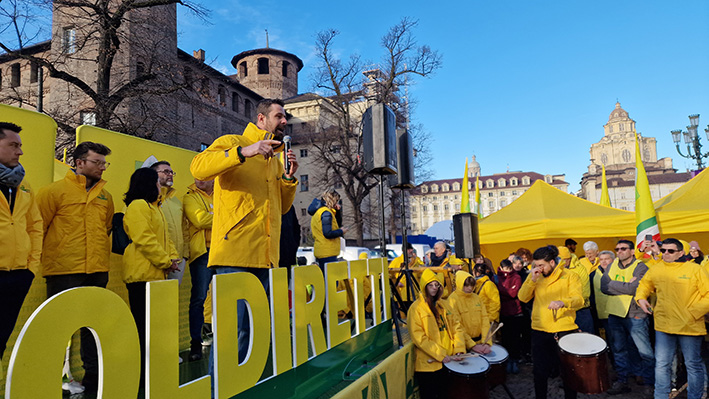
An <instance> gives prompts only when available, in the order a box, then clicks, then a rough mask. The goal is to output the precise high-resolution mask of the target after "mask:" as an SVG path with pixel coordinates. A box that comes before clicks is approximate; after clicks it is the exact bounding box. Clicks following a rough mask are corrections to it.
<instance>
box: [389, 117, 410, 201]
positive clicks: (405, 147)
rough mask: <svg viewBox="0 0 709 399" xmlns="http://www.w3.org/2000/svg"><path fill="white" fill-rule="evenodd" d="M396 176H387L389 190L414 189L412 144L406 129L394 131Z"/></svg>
mask: <svg viewBox="0 0 709 399" xmlns="http://www.w3.org/2000/svg"><path fill="white" fill-rule="evenodd" d="M396 159H397V163H396V166H397V170H398V172H397V174H396V176H394V175H391V176H389V186H390V187H391V188H399V189H409V188H414V186H415V184H414V143H413V140H412V139H411V134H409V132H408V131H407V130H406V129H396Z"/></svg>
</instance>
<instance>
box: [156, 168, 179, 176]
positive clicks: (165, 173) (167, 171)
mask: <svg viewBox="0 0 709 399" xmlns="http://www.w3.org/2000/svg"><path fill="white" fill-rule="evenodd" d="M158 173H162V174H164V175H165V176H176V175H177V172H175V171H172V170H167V169H165V170H161V171H160V172H158Z"/></svg>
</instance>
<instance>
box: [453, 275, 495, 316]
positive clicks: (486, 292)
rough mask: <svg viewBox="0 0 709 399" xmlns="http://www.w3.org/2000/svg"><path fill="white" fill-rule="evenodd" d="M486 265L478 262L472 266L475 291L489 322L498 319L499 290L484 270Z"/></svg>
mask: <svg viewBox="0 0 709 399" xmlns="http://www.w3.org/2000/svg"><path fill="white" fill-rule="evenodd" d="M487 270H488V266H487V265H486V264H484V263H478V264H476V265H475V267H474V268H473V275H474V276H475V293H476V294H478V296H479V297H480V299H482V301H483V303H484V304H485V309H486V310H487V317H488V319H490V322H498V321H500V291H498V290H497V285H495V282H494V281H490V277H488V275H487V273H486V271H487ZM456 281H457V279H456Z"/></svg>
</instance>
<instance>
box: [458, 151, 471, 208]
mask: <svg viewBox="0 0 709 399" xmlns="http://www.w3.org/2000/svg"><path fill="white" fill-rule="evenodd" d="M462 197H463V198H461V200H460V213H470V193H469V192H468V158H465V175H464V176H463V195H462Z"/></svg>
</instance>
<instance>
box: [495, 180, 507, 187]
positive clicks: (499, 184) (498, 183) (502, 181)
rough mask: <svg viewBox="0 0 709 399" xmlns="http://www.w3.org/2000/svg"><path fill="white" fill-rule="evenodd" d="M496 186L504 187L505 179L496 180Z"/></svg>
mask: <svg viewBox="0 0 709 399" xmlns="http://www.w3.org/2000/svg"><path fill="white" fill-rule="evenodd" d="M497 185H498V186H500V187H505V185H506V183H505V179H499V180H497Z"/></svg>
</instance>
